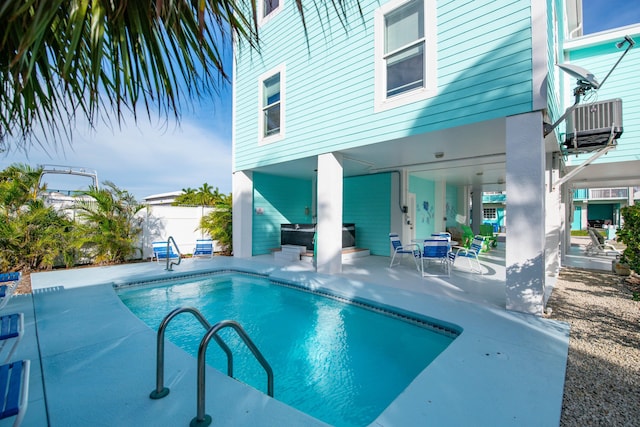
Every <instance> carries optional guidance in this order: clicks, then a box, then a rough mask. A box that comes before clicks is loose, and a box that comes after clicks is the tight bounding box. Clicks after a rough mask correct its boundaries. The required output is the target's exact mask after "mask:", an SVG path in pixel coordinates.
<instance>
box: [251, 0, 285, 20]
mask: <svg viewBox="0 0 640 427" xmlns="http://www.w3.org/2000/svg"><path fill="white" fill-rule="evenodd" d="M283 3H284V0H258V1H257V4H258V25H259V26H262V25H264V24H266V23H267V22H268V21H269V20H271V19H272V18H273V17H274V16H276V15H277V14H278V13H280V11H281V10H282V7H283Z"/></svg>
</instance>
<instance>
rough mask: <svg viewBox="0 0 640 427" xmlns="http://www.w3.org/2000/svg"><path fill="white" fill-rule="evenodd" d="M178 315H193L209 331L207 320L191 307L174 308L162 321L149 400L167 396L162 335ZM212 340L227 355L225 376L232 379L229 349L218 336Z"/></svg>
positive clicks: (209, 326) (231, 359)
mask: <svg viewBox="0 0 640 427" xmlns="http://www.w3.org/2000/svg"><path fill="white" fill-rule="evenodd" d="M180 313H191V314H193V315H194V316H195V318H196V319H198V321H199V322H200V324H201V325H202V326H203V327H204V328H205V329H206V330H210V329H211V325H210V324H209V322H208V321H207V319H205V318H204V316H203V315H202V313H200V311H198V309H196V308H193V307H180V308H176V309H174V310H172V311H171V312H170V313H169V314H167V315H166V316H165V318H164V319H162V322H160V327H159V328H158V338H157V342H156V388H155V390H153V391H152V392H151V394H150V395H149V397H150V398H151V399H161V398H163V397H165V396H166V395H168V394H169V388H167V387H165V386H164V335H165V330H166V329H167V326H169V322H171V320H173V318H175V317H176V316H177V315H178V314H180ZM213 338H214V339H215V340H216V343H218V345H219V346H220V348H222V350H223V351H224V352H225V354H226V355H227V375H229V376H230V377H233V354H232V353H231V349H230V348H229V346H227V344H225V342H224V341H222V339H221V338H220V337H219V336H218V335H215V336H214V337H213Z"/></svg>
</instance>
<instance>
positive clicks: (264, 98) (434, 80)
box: [233, 0, 640, 314]
mask: <svg viewBox="0 0 640 427" xmlns="http://www.w3.org/2000/svg"><path fill="white" fill-rule="evenodd" d="M258 6H259V7H258V14H259V17H260V19H259V22H258V31H259V35H260V40H261V48H260V52H256V51H254V50H252V49H250V48H248V47H247V46H235V58H236V64H235V65H236V66H235V69H234V77H233V79H234V81H233V88H234V95H233V102H234V104H233V106H234V108H233V110H234V115H233V121H234V123H233V156H234V157H233V196H234V209H233V215H234V221H233V226H234V230H233V233H234V243H233V246H234V256H236V257H251V256H255V255H260V254H268V253H269V252H270V251H271V250H272V249H273V248H277V247H279V246H280V245H281V236H282V234H281V227H282V224H294V225H295V224H298V225H302V226H303V227H302V228H304V227H305V226H306V225H309V224H311V225H312V226H313V228H312V229H313V230H314V231H315V233H316V238H315V250H316V252H317V270H318V271H319V272H323V273H329V274H331V273H335V272H339V271H341V266H342V258H341V249H342V245H343V233H344V226H345V225H347V224H350V225H353V226H354V229H355V233H354V234H355V236H354V237H355V246H357V247H361V248H367V249H369V251H370V253H371V255H372V256H389V254H390V249H389V239H388V233H389V232H397V233H400V234H401V236H402V239H403V240H404V241H407V240H410V239H412V238H416V237H417V238H420V237H424V236H426V235H429V234H430V233H431V232H434V231H442V230H445V229H446V228H448V227H453V226H459V225H461V224H470V223H471V224H474V227H475V226H477V225H478V224H481V223H482V222H483V218H482V215H483V209H482V194H483V192H491V191H496V192H498V191H506V193H507V194H508V195H509V197H508V202H507V206H508V212H509V218H508V225H507V227H506V239H507V244H506V263H507V277H506V294H507V295H506V297H507V308H508V309H510V310H516V311H522V312H526V313H535V314H541V313H542V312H543V310H544V303H545V301H544V294H545V283H546V281H547V277H550V276H553V275H555V274H556V273H557V270H558V268H559V265H560V260H561V253H562V250H563V249H562V245H565V244H566V240H565V237H566V235H567V234H568V233H567V232H566V227H567V226H566V225H565V224H566V218H567V215H566V214H565V211H566V209H567V205H568V204H569V203H570V202H569V201H568V200H566V197H567V194H568V193H567V192H566V191H565V187H568V186H569V185H563V186H558V187H554V185H553V179H555V178H557V177H560V176H561V175H562V174H563V173H564V171H565V169H564V168H566V167H568V166H567V165H569V163H563V162H561V161H559V157H561V156H560V154H561V141H562V137H563V134H562V133H563V132H564V130H563V127H562V126H559V127H557V128H556V129H555V130H554V131H553V132H551V133H549V134H548V135H546V136H545V135H544V133H545V132H544V124H545V123H553V122H554V121H555V120H557V119H558V118H559V117H560V116H561V115H562V113H563V112H564V109H565V107H566V106H567V103H568V102H571V101H572V100H571V99H567V96H566V95H565V92H567V91H569V90H570V88H571V87H572V85H573V81H572V79H569V78H568V76H567V75H566V74H564V73H562V72H561V71H560V70H559V69H558V67H556V65H555V64H556V63H562V62H565V61H570V60H571V56H572V55H574V51H573V50H572V51H571V52H569V51H567V50H565V49H564V48H563V46H565V44H567V43H568V42H569V41H572V40H573V39H579V38H580V36H581V31H580V28H581V24H582V13H581V2H580V1H579V0H566V1H565V0H547V1H538V0H530V1H525V0H519V1H511V0H510V1H507V0H493V1H475V2H464V3H463V2H457V1H453V0H452V1H442V0H441V1H435V0H390V1H384V0H381V1H370V0H362V1H360V2H359V7H360V9H359V8H358V7H356V5H355V4H353V5H350V6H346V7H347V10H346V14H347V17H346V19H340V18H339V17H338V15H336V13H335V11H334V10H333V9H332V6H331V5H330V3H329V6H327V9H326V11H324V10H323V9H322V8H323V7H325V6H323V5H322V4H320V6H319V8H320V9H321V11H320V13H316V11H315V10H312V9H310V10H308V11H307V13H306V14H305V25H304V26H303V25H302V23H301V19H300V15H299V13H298V10H297V7H296V4H295V2H293V1H291V0H279V1H275V2H274V1H268V2H262V1H259V2H258ZM325 12H326V13H325ZM575 49H579V48H578V47H576V48H575ZM635 53H636V52H633V51H632V52H631V54H630V55H629V57H636V58H637V55H635ZM575 54H576V55H577V51H576V53H575ZM607 54H608V53H607ZM596 56H598V55H596ZM580 58H581V60H583V59H584V60H585V61H586V62H589V64H588V66H590V65H591V63H590V61H589V60H588V58H586V57H585V55H581V56H580ZM598 58H599V56H598ZM611 62H612V58H609V57H605V58H602V66H603V67H606V66H607V65H608V64H611ZM598 71H599V69H598ZM612 79H613V77H612ZM611 86H614V85H611ZM608 89H609V88H608ZM610 89H611V90H612V91H614V92H615V88H614V87H611V88H610ZM620 96H626V95H625V94H619V95H618V97H620ZM625 126H626V123H625ZM624 137H625V138H626V130H625V136H624ZM639 146H640V144H639ZM636 170H638V169H636ZM471 205H473V206H474V209H471V208H470V207H471ZM476 207H479V208H478V209H476ZM471 215H473V218H471V217H470V216H471ZM476 231H477V230H476Z"/></svg>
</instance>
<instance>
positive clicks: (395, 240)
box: [389, 233, 420, 271]
mask: <svg viewBox="0 0 640 427" xmlns="http://www.w3.org/2000/svg"><path fill="white" fill-rule="evenodd" d="M389 240H390V241H391V247H392V249H393V255H392V256H391V264H389V267H393V266H395V265H398V264H400V262H401V261H402V257H403V256H404V255H411V258H413V262H414V263H415V264H416V270H418V271H420V266H419V265H418V258H419V257H420V246H419V245H417V244H415V243H414V244H410V245H408V246H405V245H403V244H402V242H401V241H400V237H398V234H397V233H389ZM396 255H400V258H399V259H398V263H396V264H394V260H395V259H396Z"/></svg>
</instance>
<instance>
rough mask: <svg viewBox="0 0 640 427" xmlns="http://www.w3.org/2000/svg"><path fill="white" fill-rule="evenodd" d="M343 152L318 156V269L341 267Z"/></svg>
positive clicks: (326, 270) (337, 270)
mask: <svg viewBox="0 0 640 427" xmlns="http://www.w3.org/2000/svg"><path fill="white" fill-rule="evenodd" d="M342 188H343V173H342V156H341V155H340V154H336V153H328V154H322V155H320V156H318V226H317V235H316V254H317V255H316V257H317V258H316V262H317V264H316V269H317V271H318V272H319V273H326V274H334V273H340V272H341V271H342V192H343V189H342Z"/></svg>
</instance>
